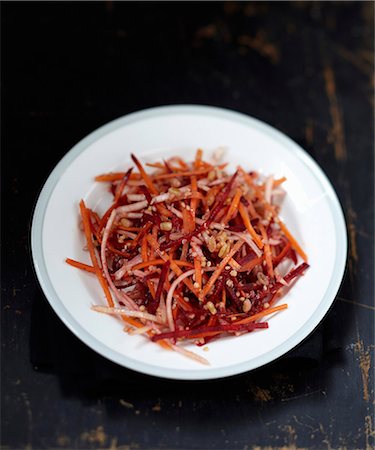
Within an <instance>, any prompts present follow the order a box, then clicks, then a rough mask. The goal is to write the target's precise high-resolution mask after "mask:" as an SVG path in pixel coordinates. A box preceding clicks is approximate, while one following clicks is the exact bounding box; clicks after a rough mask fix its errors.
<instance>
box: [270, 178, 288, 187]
mask: <svg viewBox="0 0 375 450" xmlns="http://www.w3.org/2000/svg"><path fill="white" fill-rule="evenodd" d="M285 181H286V177H281V178H279V179H278V180H273V187H277V186H280V184H283V183H284V182H285Z"/></svg>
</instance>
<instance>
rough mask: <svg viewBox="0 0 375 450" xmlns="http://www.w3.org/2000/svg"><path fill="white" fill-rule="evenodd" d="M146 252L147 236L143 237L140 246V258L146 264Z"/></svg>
mask: <svg viewBox="0 0 375 450" xmlns="http://www.w3.org/2000/svg"><path fill="white" fill-rule="evenodd" d="M147 253H148V250H147V236H144V237H143V239H142V246H141V256H142V259H143V262H144V263H146V262H147V261H148V254H147Z"/></svg>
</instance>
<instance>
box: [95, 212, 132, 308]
mask: <svg viewBox="0 0 375 450" xmlns="http://www.w3.org/2000/svg"><path fill="white" fill-rule="evenodd" d="M115 218H116V210H115V209H114V210H113V211H112V213H111V215H110V216H109V219H108V222H107V224H106V226H105V228H104V233H103V239H102V245H101V248H100V257H101V260H102V266H103V272H104V275H105V277H106V279H107V282H108V284H109V286H110V288H111V289H112V291H113V292H114V294H115V296H116V298H117V300H118V301H121V302H124V303H125V305H126V306H127V307H128V308H131V309H134V310H137V309H138V306H137V305H136V304H135V303H134V302H133V300H132V299H131V298H130V297H129V296H128V295H126V294H125V293H124V292H121V291H119V290H118V289H117V287H116V286H115V285H114V284H113V281H112V279H111V276H110V274H109V272H108V264H107V258H106V254H105V252H106V247H107V241H108V238H109V234H110V232H111V228H112V225H113V222H114V221H115Z"/></svg>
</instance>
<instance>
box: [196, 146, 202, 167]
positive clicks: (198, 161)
mask: <svg viewBox="0 0 375 450" xmlns="http://www.w3.org/2000/svg"><path fill="white" fill-rule="evenodd" d="M202 156H203V150H202V149H200V148H198V150H197V152H196V153H195V161H194V167H195V168H196V169H199V167H200V165H201V162H202Z"/></svg>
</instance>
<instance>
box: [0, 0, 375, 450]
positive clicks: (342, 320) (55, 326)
mask: <svg viewBox="0 0 375 450" xmlns="http://www.w3.org/2000/svg"><path fill="white" fill-rule="evenodd" d="M1 12H2V14H1V20H2V39H1V45H2V67H1V69H2V79H1V87H2V157H3V160H2V163H3V164H2V180H1V181H2V227H1V228H2V229H1V232H2V267H1V271H2V307H1V317H2V327H1V331H2V339H1V345H2V347H1V349H2V352H1V357H2V365H1V367H2V378H1V382H2V389H1V394H2V405H1V406H2V417H1V419H2V435H1V441H2V444H3V446H4V447H3V448H4V449H18V448H20V449H21V448H24V449H31V448H33V449H42V448H45V449H51V448H69V449H70V448H79V449H86V448H111V449H123V450H125V449H127V450H128V449H149V448H167V449H175V448H176V449H244V450H245V449H260V448H267V449H268V448H281V447H282V448H309V449H325V448H327V449H331V448H335V449H336V448H343V449H344V448H345V449H354V448H356V449H365V448H368V449H370V448H373V446H374V425H373V408H374V391H373V388H374V385H373V381H374V378H373V375H374V373H373V358H374V355H373V348H374V345H373V343H374V299H373V294H374V290H373V270H374V266H373V226H374V221H373V219H374V209H373V208H374V196H373V162H374V158H373V145H374V140H373V132H374V130H373V106H374V96H373V89H374V43H373V39H374V19H373V17H374V3H372V2H367V3H361V2H353V3H351V2H340V3H334V2H330V3H318V2H313V3H303V2H296V3H245V2H244V3H234V2H233V3H216V2H210V3H198V2H192V3H149V4H147V3H118V2H106V3H103V2H97V3H85V2H84V3H53V4H52V3H44V2H41V3H33V2H30V3H29V2H28V3H19V2H14V3H7V2H2V4H1ZM175 103H197V104H209V105H217V106H222V107H227V108H231V109H234V110H238V111H240V112H243V113H246V114H249V115H252V116H254V117H257V118H259V119H261V120H264V121H266V122H268V123H270V124H271V125H273V126H275V127H276V128H278V129H280V130H282V131H283V132H285V133H286V134H287V135H289V136H290V137H291V138H292V139H294V140H295V141H296V142H298V143H299V144H300V145H301V146H302V147H304V148H305V149H306V150H307V151H308V152H309V153H310V154H311V155H312V156H313V157H314V158H315V160H316V161H317V162H318V163H319V164H320V165H321V167H322V168H323V170H324V171H325V172H326V173H327V175H328V177H329V178H330V180H331V181H332V183H333V185H334V187H335V189H336V190H337V193H338V195H339V197H340V200H341V202H342V205H343V209H344V211H345V215H346V220H347V225H348V235H349V239H350V251H349V257H348V264H347V272H346V276H345V279H344V282H343V285H342V288H341V290H340V292H339V294H338V296H337V299H336V301H335V303H334V305H333V307H332V308H331V310H330V312H329V313H328V314H327V316H326V318H325V319H324V321H323V322H322V324H321V325H320V326H319V328H318V329H317V330H316V331H315V332H314V333H313V335H312V336H311V337H310V338H309V339H307V340H306V341H305V342H304V343H302V344H301V345H300V346H299V347H298V348H297V349H296V350H294V351H292V352H291V353H290V354H288V355H287V356H285V357H283V358H281V359H280V360H278V361H275V362H273V363H272V364H269V365H268V366H266V367H263V368H261V369H259V370H256V371H253V372H251V373H247V374H244V375H241V376H237V377H232V378H229V379H224V380H221V381H220V380H219V381H210V382H199V383H183V382H173V381H167V380H160V379H156V378H152V377H147V376H143V375H139V374H137V373H134V372H131V371H129V370H125V369H123V368H121V367H118V366H116V365H115V364H112V363H110V362H108V361H106V360H105V359H103V358H102V357H100V356H98V355H97V354H95V353H93V352H92V351H91V350H89V349H88V348H86V347H85V346H84V345H83V344H81V343H80V341H79V340H78V339H76V338H75V337H74V336H73V335H72V334H71V333H70V332H69V331H68V329H67V328H65V326H64V325H62V323H61V322H60V320H59V319H58V318H57V317H56V316H55V314H54V313H53V312H52V310H51V308H50V306H49V304H48V302H47V300H46V299H45V297H44V295H43V293H42V292H41V290H40V288H39V286H38V282H37V280H36V277H35V275H34V272H33V268H32V264H31V257H30V243H29V233H30V220H31V216H32V211H33V207H34V204H35V201H36V199H37V195H38V193H39V191H40V189H41V187H42V185H43V182H44V181H45V179H46V177H47V176H48V174H49V172H50V171H51V170H52V168H53V167H54V166H55V164H56V163H57V162H58V161H59V160H60V158H61V157H62V156H63V155H64V154H65V153H66V152H67V151H68V150H69V149H70V148H71V147H72V146H73V145H74V144H75V143H76V142H77V141H79V140H80V139H81V138H83V137H84V136H85V135H86V134H87V133H89V132H91V131H92V130H94V129H95V128H97V127H98V126H100V125H102V124H104V123H106V122H107V121H109V120H112V119H114V118H116V117H119V116H121V115H124V114H126V113H129V112H132V111H135V110H139V109H143V108H147V107H151V106H156V105H165V104H175Z"/></svg>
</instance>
